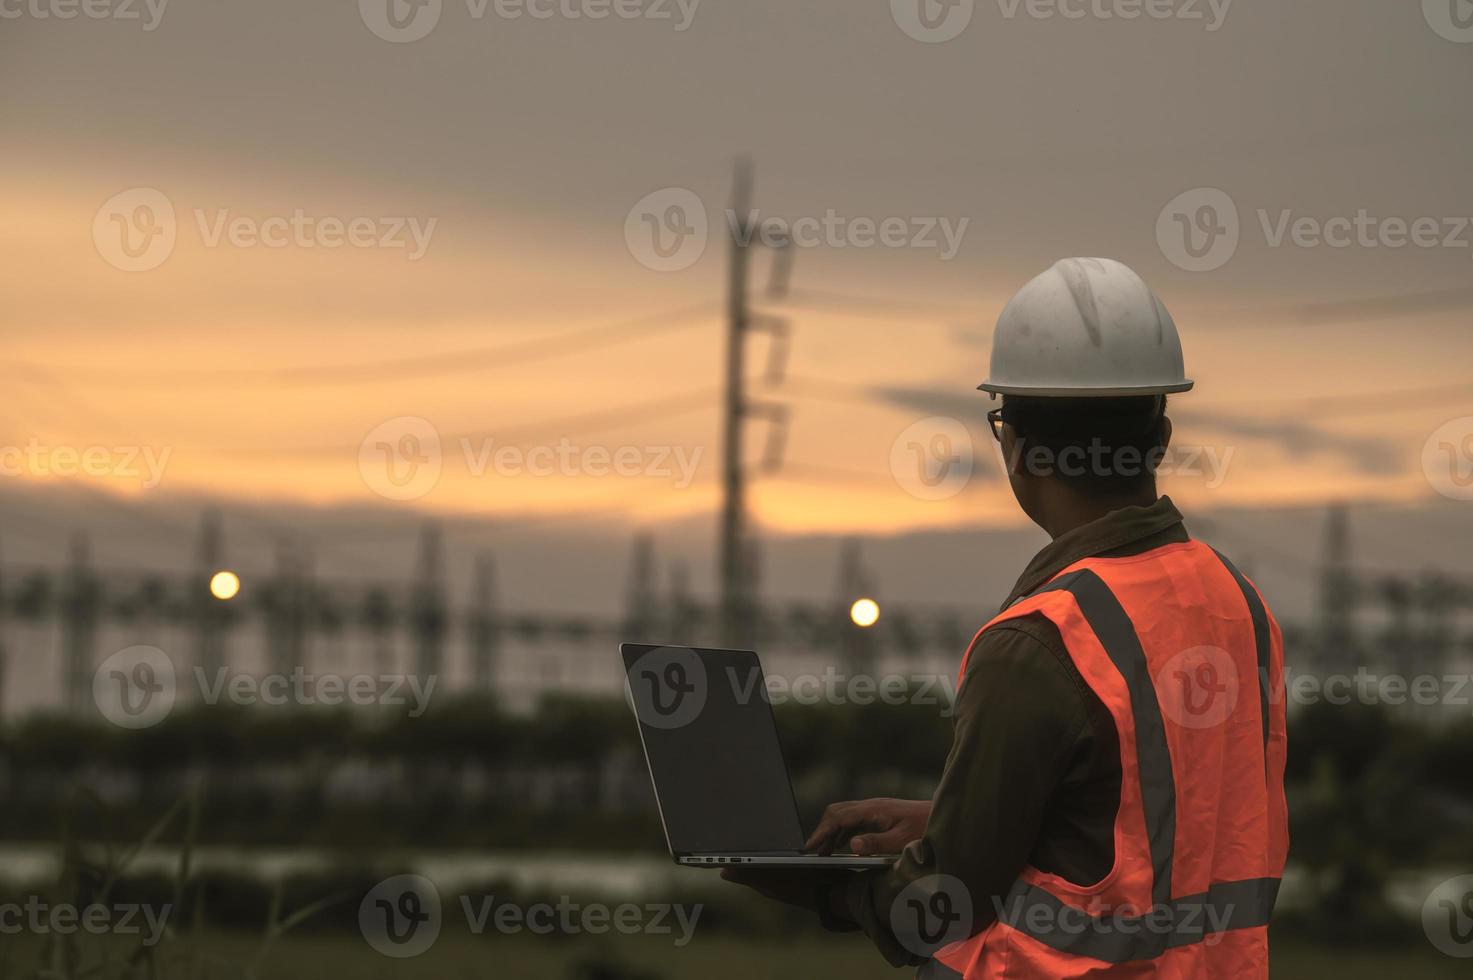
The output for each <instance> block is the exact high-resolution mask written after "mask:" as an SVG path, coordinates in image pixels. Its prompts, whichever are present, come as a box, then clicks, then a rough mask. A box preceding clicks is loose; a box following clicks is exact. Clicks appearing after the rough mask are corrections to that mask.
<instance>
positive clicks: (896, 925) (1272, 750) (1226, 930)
mask: <svg viewBox="0 0 1473 980" xmlns="http://www.w3.org/2000/svg"><path fill="white" fill-rule="evenodd" d="M1191 387H1192V382H1191V381H1190V380H1188V379H1187V378H1186V377H1185V376H1184V373H1183V368H1182V354H1181V345H1180V341H1179V339H1178V337H1177V332H1176V326H1175V324H1174V323H1173V322H1172V319H1171V316H1170V314H1168V313H1167V312H1166V309H1165V307H1164V306H1163V305H1162V304H1161V303H1160V301H1159V300H1158V299H1157V298H1156V297H1155V295H1154V294H1153V293H1152V292H1151V290H1150V289H1149V288H1148V287H1147V286H1146V284H1145V283H1144V282H1142V281H1141V279H1140V278H1139V277H1138V276H1137V275H1136V274H1135V273H1134V272H1132V271H1131V270H1130V269H1128V268H1126V267H1125V266H1124V265H1122V264H1120V263H1118V262H1114V261H1111V260H1108V259H1065V260H1063V261H1061V262H1058V263H1057V264H1055V265H1054V266H1053V267H1052V268H1051V269H1049V270H1048V271H1047V272H1045V273H1043V274H1042V275H1040V276H1038V277H1037V278H1035V279H1034V280H1032V281H1031V282H1029V283H1028V284H1027V285H1026V286H1024V287H1023V289H1022V290H1021V291H1020V292H1019V293H1018V295H1017V296H1015V297H1014V298H1013V300H1012V301H1011V302H1010V303H1009V304H1008V306H1007V307H1006V309H1004V311H1003V313H1002V316H1001V318H1000V319H999V321H998V325H997V330H996V333H995V334H994V337H993V350H992V364H991V374H990V377H989V378H988V380H987V381H986V382H985V383H983V384H982V385H981V386H980V388H981V390H983V391H987V392H989V393H990V394H991V395H992V396H993V397H994V398H995V397H996V396H998V395H1001V396H1002V397H1003V402H1002V407H1001V409H1000V410H995V411H993V412H990V413H988V420H989V423H990V424H991V426H992V429H993V433H994V435H995V436H996V438H997V439H998V441H999V442H1000V443H1001V448H1002V457H1003V460H1004V465H1005V466H1006V468H1007V473H1008V479H1009V482H1010V484H1011V486H1012V490H1013V494H1014V496H1015V497H1016V498H1017V501H1018V504H1019V506H1020V507H1021V508H1022V510H1023V512H1024V513H1025V514H1027V515H1028V517H1029V518H1030V519H1032V520H1033V522H1034V523H1036V524H1037V525H1038V526H1039V527H1041V528H1042V529H1043V530H1044V531H1046V532H1047V533H1048V535H1049V537H1050V538H1051V539H1052V543H1051V544H1049V545H1048V546H1047V547H1046V548H1044V549H1043V550H1042V551H1041V552H1039V554H1038V555H1037V556H1036V557H1035V558H1034V559H1033V561H1032V562H1031V563H1030V564H1029V566H1028V567H1027V568H1026V569H1024V571H1023V574H1022V576H1021V577H1020V578H1019V579H1018V582H1017V585H1016V586H1015V587H1014V589H1013V592H1012V594H1011V595H1009V596H1008V598H1007V601H1006V602H1004V603H1003V606H1002V611H1001V612H1000V613H999V615H998V616H996V617H995V618H994V619H992V620H991V622H989V623H988V624H987V625H986V626H984V627H983V628H982V629H981V630H980V631H979V632H978V634H977V636H976V637H975V638H974V639H973V641H972V643H971V645H970V647H969V649H968V650H967V651H966V654H965V656H964V657H963V661H962V667H961V672H960V677H959V687H958V693H957V705H956V714H955V719H956V721H955V733H954V740H953V744H952V748H951V752H950V755H949V757H948V758H947V760H946V766H945V769H944V771H943V773H942V776H941V780H940V783H939V785H938V788H937V790H936V793H935V796H934V798H933V799H932V800H931V801H903V800H866V801H862V802H854V803H839V804H835V805H833V806H830V807H829V808H828V809H827V811H826V812H825V813H824V815H823V819H822V821H821V822H820V824H819V826H818V827H817V828H816V829H815V831H814V833H813V835H812V838H811V840H810V841H809V845H810V846H812V847H816V848H819V849H820V850H823V851H825V852H827V851H830V850H833V849H835V848H841V847H844V846H846V845H847V846H849V847H851V848H852V849H853V850H854V851H855V852H856V853H860V854H866V853H869V854H885V853H897V852H898V853H900V854H901V857H900V859H899V860H898V861H897V862H896V863H895V865H894V866H893V867H891V868H890V869H889V870H887V871H871V872H865V873H860V874H855V873H842V872H841V873H833V874H828V875H824V876H813V875H803V874H801V873H789V874H779V873H773V872H737V871H729V872H727V873H726V876H727V877H728V878H731V879H733V880H737V881H740V882H742V883H745V884H750V885H752V886H753V887H755V888H757V889H758V890H759V891H762V892H764V893H765V894H768V895H770V896H771V897H774V898H778V899H780V900H784V901H788V902H791V903H793V904H798V905H805V906H808V907H812V908H815V909H817V910H818V911H819V912H820V914H821V916H822V917H823V919H824V922H825V924H826V925H828V926H829V927H830V928H833V929H838V930H845V929H849V930H852V929H863V930H864V931H865V932H866V933H867V934H868V935H869V937H870V938H871V939H872V940H873V941H874V942H875V944H876V945H877V946H878V947H879V949H880V951H881V952H882V953H883V954H884V955H885V957H886V958H887V959H888V960H889V961H890V962H891V963H892V964H894V965H897V966H899V965H903V964H907V963H912V964H921V965H923V969H922V976H926V977H936V978H954V977H965V978H967V980H976V978H985V977H1002V976H1007V977H1026V978H1033V977H1079V976H1086V975H1088V976H1091V977H1132V978H1135V977H1210V978H1216V977H1222V978H1243V977H1267V975H1268V933H1267V922H1268V917H1269V915H1270V913H1271V911H1272V908H1273V902H1274V898H1275V896H1276V895H1277V891H1278V882H1279V878H1280V876H1281V875H1282V872H1283V867H1284V860H1285V856H1286V853H1287V850H1288V829H1287V823H1288V821H1287V814H1286V807H1285V802H1284V790H1283V774H1284V761H1285V752H1286V727H1285V717H1284V702H1283V698H1282V697H1281V694H1282V690H1283V688H1282V677H1283V640H1282V635H1281V633H1280V631H1279V628H1278V625H1277V623H1276V622H1275V621H1274V619H1273V617H1272V616H1271V615H1270V614H1269V612H1268V610H1267V608H1266V606H1265V604H1264V602H1263V600H1262V598H1261V596H1260V595H1259V594H1258V592H1257V590H1256V589H1255V588H1254V587H1253V585H1252V584H1251V583H1249V582H1248V580H1247V579H1246V578H1244V577H1243V576H1242V575H1241V574H1240V573H1239V572H1238V571H1237V570H1236V569H1235V568H1233V567H1232V565H1231V564H1229V563H1228V561H1227V559H1225V558H1223V557H1221V556H1220V555H1218V554H1217V553H1216V552H1214V551H1213V550H1212V549H1211V548H1209V547H1207V546H1206V545H1204V544H1201V543H1199V542H1197V541H1194V540H1192V539H1191V537H1190V536H1189V535H1188V534H1187V531H1186V528H1185V527H1184V525H1183V522H1182V517H1181V514H1180V513H1178V512H1177V510H1176V508H1175V507H1174V506H1173V505H1172V503H1171V501H1170V499H1169V498H1166V497H1158V495H1157V492H1156V481H1155V472H1154V471H1155V466H1156V464H1158V463H1159V462H1160V459H1161V456H1162V454H1164V452H1165V448H1166V446H1167V444H1168V442H1169V441H1170V438H1171V423H1170V421H1169V420H1168V419H1167V417H1166V415H1165V404H1166V396H1167V395H1168V394H1170V393H1174V392H1182V391H1187V390H1189V389H1190V388H1191Z"/></svg>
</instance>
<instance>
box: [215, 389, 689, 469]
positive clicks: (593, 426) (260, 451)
mask: <svg viewBox="0 0 1473 980" xmlns="http://www.w3.org/2000/svg"><path fill="white" fill-rule="evenodd" d="M715 393H716V389H715V388H714V387H706V388H701V389H698V390H694V391H685V392H681V393H679V394H675V395H667V396H664V397H661V398H647V399H644V400H642V401H637V402H631V403H629V404H625V405H617V406H614V407H613V408H609V409H605V410H603V411H598V412H584V413H580V414H577V415H564V416H561V417H559V418H550V419H540V420H538V421H536V422H529V423H526V424H525V425H519V426H511V427H509V428H505V429H479V430H475V431H470V432H455V433H448V434H446V435H443V436H441V442H442V443H444V442H448V441H455V440H461V439H486V438H496V439H501V440H504V441H509V440H512V439H523V440H525V439H527V438H529V437H535V436H544V437H545V436H548V435H555V436H558V437H563V436H574V435H584V434H587V433H589V432H600V431H603V430H606V429H609V428H611V427H614V426H618V425H633V424H637V423H639V422H648V421H656V420H659V419H665V418H674V417H676V416H680V415H687V414H690V413H692V412H696V411H701V410H704V409H709V408H711V397H712V395H714V394H715ZM358 449H359V446H358V444H351V445H350V444H348V443H336V444H323V445H316V446H241V447H230V448H222V447H218V446H214V447H209V446H206V447H197V448H190V449H188V450H186V451H187V452H190V453H199V454H209V455H221V456H257V457H259V456H301V455H307V456H316V455H321V454H323V453H342V452H357V451H358Z"/></svg>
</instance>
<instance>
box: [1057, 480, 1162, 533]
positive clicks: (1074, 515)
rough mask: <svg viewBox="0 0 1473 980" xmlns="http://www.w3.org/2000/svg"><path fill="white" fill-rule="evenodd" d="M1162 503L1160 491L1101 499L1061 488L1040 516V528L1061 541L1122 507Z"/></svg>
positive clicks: (1150, 488) (1152, 488) (1150, 489)
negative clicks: (1073, 531)
mask: <svg viewBox="0 0 1473 980" xmlns="http://www.w3.org/2000/svg"><path fill="white" fill-rule="evenodd" d="M1157 499H1158V497H1157V494H1156V488H1155V487H1154V486H1152V487H1149V488H1147V489H1145V490H1142V491H1140V492H1139V493H1133V494H1124V495H1121V496H1118V497H1101V496H1098V495H1094V494H1087V493H1079V492H1076V491H1074V490H1071V489H1068V488H1064V487H1060V488H1059V490H1058V491H1057V492H1056V493H1054V494H1052V495H1051V499H1049V500H1048V501H1046V503H1045V506H1044V507H1043V508H1042V509H1041V513H1040V514H1039V516H1038V522H1037V523H1038V526H1039V527H1041V528H1043V529H1044V531H1045V532H1047V534H1048V536H1049V538H1050V539H1051V540H1054V541H1057V540H1058V539H1059V538H1061V537H1063V536H1064V535H1066V534H1068V533H1069V532H1070V531H1072V530H1074V529H1075V528H1080V527H1083V526H1084V525H1086V524H1091V523H1093V522H1095V521H1097V520H1099V519H1100V518H1102V517H1104V516H1105V515H1106V514H1109V513H1112V512H1114V511H1117V510H1120V509H1121V508H1122V507H1149V506H1151V505H1152V504H1154V503H1155V502H1156V500H1157Z"/></svg>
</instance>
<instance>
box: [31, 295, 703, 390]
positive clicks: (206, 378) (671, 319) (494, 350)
mask: <svg viewBox="0 0 1473 980" xmlns="http://www.w3.org/2000/svg"><path fill="white" fill-rule="evenodd" d="M710 309H711V304H710V303H700V304H696V305H692V306H688V307H684V308H682V309H678V310H669V311H666V312H664V313H655V314H650V315H647V316H641V317H636V318H633V319H630V320H624V321H620V322H618V323H605V324H600V325H597V326H592V327H581V328H578V329H574V330H566V331H562V332H560V333H557V334H554V335H553V336H551V337H539V338H536V339H533V340H526V341H518V342H515V343H510V344H499V345H496V346H491V347H469V348H464V349H462V350H456V351H442V352H439V353H435V354H423V355H418V356H414V357H395V358H384V359H381V360H377V361H362V362H358V363H355V364H338V363H332V362H328V363H320V364H308V365H300V366H296V367H286V368H237V369H232V370H214V371H200V370H198V369H186V368H179V369H170V370H166V371H130V372H128V373H127V374H126V375H124V374H120V373H119V371H118V370H117V368H115V367H113V368H90V367H85V366H81V367H66V366H62V365H41V364H36V363H33V362H26V361H13V362H11V364H10V366H11V367H12V368H14V369H16V370H19V371H40V372H46V371H65V372H66V373H67V374H69V375H72V376H75V377H77V378H79V379H81V380H85V381H87V382H89V383H92V384H97V385H106V386H108V387H117V388H137V387H152V386H154V385H159V384H168V385H170V386H172V387H181V386H191V387H201V386H205V387H213V386H216V385H221V384H235V385H246V386H250V385H263V386H269V387H286V386H291V385H351V384H362V383H367V382H380V381H402V380H407V379H411V378H425V377H435V376H443V375H450V374H464V373H468V372H474V371H485V370H492V369H496V368H505V367H513V366H517V365H522V364H529V363H534V362H537V361H545V360H551V359H553V358H557V357H563V356H567V355H571V354H580V353H583V352H585V351H590V350H600V349H603V348H607V347H612V346H615V345H618V344H623V343H628V342H630V341H634V340H638V339H640V338H643V337H648V336H654V335H656V334H661V333H668V332H671V331H674V330H684V329H689V328H691V327H695V326H699V325H700V324H701V323H702V321H701V320H699V319H692V318H693V317H696V316H697V315H698V314H700V313H703V312H709V311H710Z"/></svg>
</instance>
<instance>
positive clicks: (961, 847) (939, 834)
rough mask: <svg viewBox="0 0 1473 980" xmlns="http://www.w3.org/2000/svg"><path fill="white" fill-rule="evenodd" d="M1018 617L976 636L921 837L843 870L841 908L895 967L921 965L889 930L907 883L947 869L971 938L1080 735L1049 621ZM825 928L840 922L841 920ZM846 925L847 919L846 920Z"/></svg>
mask: <svg viewBox="0 0 1473 980" xmlns="http://www.w3.org/2000/svg"><path fill="white" fill-rule="evenodd" d="M1030 619H1031V617H1020V618H1019V619H1016V620H1009V621H1007V622H1006V623H1003V624H1001V625H999V626H996V627H993V628H992V629H990V630H988V631H987V632H986V633H984V634H983V635H982V637H981V638H980V639H979V640H978V641H977V647H976V649H974V650H973V652H972V656H971V659H970V660H969V662H968V665H967V674H966V677H965V678H963V680H962V684H961V688H960V690H959V691H958V692H957V701H956V712H955V716H954V717H955V728H954V732H953V736H952V744H951V750H950V752H949V753H948V756H947V760H946V767H945V769H944V771H943V772H942V775H941V781H940V783H939V784H938V786H937V789H936V793H935V796H934V797H933V798H932V805H931V815H930V818H929V821H928V824H927V827H926V833H925V836H924V837H923V838H921V839H920V840H918V841H914V842H912V843H911V844H910V845H909V846H908V847H906V849H905V851H904V852H903V853H902V854H901V856H900V859H899V860H898V861H897V862H896V863H895V864H894V865H892V866H891V867H890V868H888V869H886V870H884V871H871V872H864V873H860V874H852V875H850V876H849V877H848V879H847V881H846V882H845V883H844V885H843V888H844V894H843V896H842V898H841V899H840V901H838V902H837V903H836V904H838V905H839V906H840V907H841V908H843V909H846V910H847V912H848V918H849V920H851V921H852V923H854V924H856V925H857V926H858V927H859V928H861V929H863V930H864V931H865V933H866V934H867V935H868V936H869V937H870V938H871V939H872V940H873V941H874V942H875V944H876V946H878V947H879V950H880V952H881V953H882V954H883V955H884V957H885V959H886V960H888V961H889V962H890V963H891V964H892V965H894V966H903V965H905V964H907V963H918V962H920V960H919V958H918V957H917V956H916V955H915V954H913V953H911V952H910V951H908V950H907V949H905V947H904V946H903V945H902V944H901V943H900V941H899V940H897V939H896V937H895V934H894V932H893V931H892V929H891V925H890V921H889V917H890V908H891V905H892V903H893V902H894V901H895V898H896V896H897V895H898V894H899V893H900V892H901V891H902V890H903V889H904V888H905V887H906V886H907V885H909V884H910V883H911V882H914V881H916V880H918V879H921V878H924V877H926V876H927V875H936V874H943V875H952V876H955V877H956V878H958V879H959V880H960V881H961V882H962V884H963V885H964V886H965V887H966V889H967V892H968V894H969V897H970V899H971V905H972V910H973V921H972V934H974V935H975V934H976V933H977V932H980V931H981V930H982V929H984V928H986V927H987V926H988V925H990V924H991V923H992V922H993V921H994V920H995V919H996V918H997V910H998V909H999V908H1001V906H1002V902H1003V900H1004V898H1005V897H1006V895H1007V892H1008V890H1009V889H1010V888H1011V887H1012V885H1013V882H1014V881H1016V880H1017V877H1018V875H1019V873H1020V872H1021V871H1022V870H1023V867H1024V865H1025V864H1027V862H1028V858H1029V855H1030V854H1031V853H1032V851H1033V849H1034V844H1035V841H1036V839H1037V836H1038V833H1039V828H1040V826H1041V824H1042V822H1043V819H1044V815H1045V809H1046V807H1047V806H1048V803H1049V799H1050V798H1051V797H1052V796H1053V795H1054V792H1055V790H1056V789H1057V788H1058V786H1059V785H1060V783H1061V782H1062V781H1063V780H1064V777H1065V775H1066V773H1067V770H1068V767H1069V762H1070V760H1071V758H1072V757H1073V756H1074V755H1075V753H1076V751H1077V749H1078V748H1079V747H1080V745H1081V744H1082V740H1083V739H1084V738H1085V737H1086V736H1087V735H1088V731H1089V726H1090V715H1089V712H1088V708H1087V703H1086V700H1085V696H1084V692H1083V691H1082V690H1081V686H1080V681H1079V679H1078V678H1077V677H1076V676H1075V675H1073V674H1072V673H1071V671H1070V669H1069V668H1068V667H1067V666H1066V665H1065V663H1064V662H1063V661H1062V660H1061V657H1062V656H1066V655H1065V654H1063V653H1062V650H1061V649H1060V650H1059V652H1056V651H1055V649H1053V648H1051V647H1050V645H1049V644H1048V643H1047V642H1046V638H1047V637H1048V634H1049V632H1050V631H1052V633H1053V638H1054V639H1055V640H1056V641H1057V637H1058V632H1057V630H1056V629H1053V628H1052V624H1051V623H1047V622H1045V623H1044V624H1042V625H1041V626H1040V624H1037V623H1034V622H1031V621H1030ZM829 924H830V925H831V926H833V927H836V928H843V926H844V923H843V922H842V919H841V917H833V918H832V919H831V920H830V922H829ZM851 928H852V926H851Z"/></svg>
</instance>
